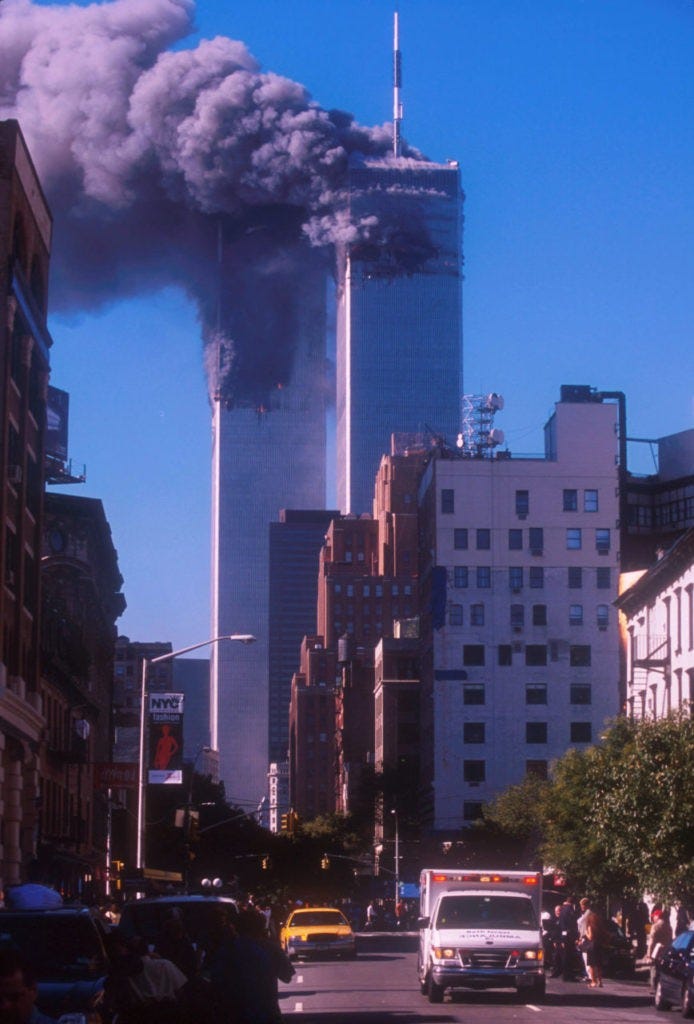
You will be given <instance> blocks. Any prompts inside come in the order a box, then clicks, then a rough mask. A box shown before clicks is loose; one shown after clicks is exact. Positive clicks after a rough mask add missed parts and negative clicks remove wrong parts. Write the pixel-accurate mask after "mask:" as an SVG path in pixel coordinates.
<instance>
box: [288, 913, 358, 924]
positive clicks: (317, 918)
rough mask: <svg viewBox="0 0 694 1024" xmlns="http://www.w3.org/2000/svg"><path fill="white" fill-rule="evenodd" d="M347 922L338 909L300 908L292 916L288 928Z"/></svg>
mask: <svg viewBox="0 0 694 1024" xmlns="http://www.w3.org/2000/svg"><path fill="white" fill-rule="evenodd" d="M335 924H347V922H346V921H345V919H344V917H343V916H342V914H341V913H340V911H339V910H302V911H300V912H299V913H296V914H294V915H293V916H292V918H291V920H290V922H289V927H290V928H314V927H315V926H316V925H320V926H321V927H322V928H323V927H327V926H328V925H335Z"/></svg>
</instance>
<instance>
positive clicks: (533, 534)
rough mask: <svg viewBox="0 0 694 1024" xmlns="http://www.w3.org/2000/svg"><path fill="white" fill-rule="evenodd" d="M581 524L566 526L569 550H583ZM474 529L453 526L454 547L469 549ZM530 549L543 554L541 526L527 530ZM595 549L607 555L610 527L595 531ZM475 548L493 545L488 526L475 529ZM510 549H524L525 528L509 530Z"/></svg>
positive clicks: (609, 542)
mask: <svg viewBox="0 0 694 1024" xmlns="http://www.w3.org/2000/svg"><path fill="white" fill-rule="evenodd" d="M587 532H588V531H587V530H584V529H583V528H582V527H580V526H571V527H567V528H566V533H565V542H566V550H567V551H582V550H583V541H584V534H587ZM472 534H473V530H472V529H468V527H467V526H456V527H454V528H453V547H454V548H455V549H456V551H467V550H468V549H469V547H470V539H471V535H472ZM527 534H528V550H529V551H530V553H531V554H533V555H541V554H542V553H543V552H544V549H545V531H544V529H543V527H541V526H533V527H531V528H530V529H529V530H527ZM593 536H594V541H595V550H596V551H597V552H598V554H600V555H607V554H609V551H610V545H611V542H612V541H611V530H610V529H609V528H608V527H599V528H596V529H595V530H594V531H593ZM474 538H475V548H476V550H477V551H490V550H491V547H492V531H491V530H490V529H489V527H487V526H481V527H478V528H477V529H475V530H474ZM508 550H509V551H522V550H523V530H519V529H515V528H514V529H510V530H508Z"/></svg>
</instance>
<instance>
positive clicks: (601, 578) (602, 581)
mask: <svg viewBox="0 0 694 1024" xmlns="http://www.w3.org/2000/svg"><path fill="white" fill-rule="evenodd" d="M596 574H597V578H596V581H595V582H596V584H597V588H598V590H609V589H610V587H611V586H612V580H611V570H610V568H609V566H606V567H605V568H604V569H602V568H601V569H596Z"/></svg>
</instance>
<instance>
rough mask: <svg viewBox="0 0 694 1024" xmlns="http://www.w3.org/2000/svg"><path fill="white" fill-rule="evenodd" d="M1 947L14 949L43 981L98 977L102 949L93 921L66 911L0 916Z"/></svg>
mask: <svg viewBox="0 0 694 1024" xmlns="http://www.w3.org/2000/svg"><path fill="white" fill-rule="evenodd" d="M0 949H15V950H18V951H19V952H20V953H21V954H22V955H23V956H25V957H27V959H28V960H30V961H31V963H32V964H33V965H34V967H35V969H36V971H37V973H38V975H39V977H40V978H42V979H43V980H45V981H51V980H52V981H63V980H69V979H71V978H75V979H77V978H89V977H99V975H101V974H103V973H104V972H105V970H106V962H105V957H104V949H103V946H102V945H101V942H100V939H99V935H98V933H97V931H96V929H95V927H94V924H93V922H92V921H90V920H88V919H87V918H86V917H81V916H74V917H73V916H68V915H67V914H45V915H40V916H39V915H34V914H31V915H27V916H22V915H17V916H15V915H7V916H5V915H4V914H1V915H0Z"/></svg>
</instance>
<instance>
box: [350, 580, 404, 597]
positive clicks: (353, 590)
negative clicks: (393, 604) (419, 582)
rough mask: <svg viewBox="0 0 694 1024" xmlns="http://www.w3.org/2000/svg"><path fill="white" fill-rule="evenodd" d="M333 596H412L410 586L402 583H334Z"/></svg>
mask: <svg viewBox="0 0 694 1024" xmlns="http://www.w3.org/2000/svg"><path fill="white" fill-rule="evenodd" d="M333 593H334V594H345V596H346V597H354V596H355V594H356V595H361V596H362V597H383V595H384V593H385V594H386V595H388V594H390V596H391V597H399V596H400V594H401V593H402V594H403V595H404V596H405V597H409V596H410V595H411V594H412V584H411V583H403V584H402V585H401V584H399V583H386V584H383V583H356V584H355V583H334V584H333Z"/></svg>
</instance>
